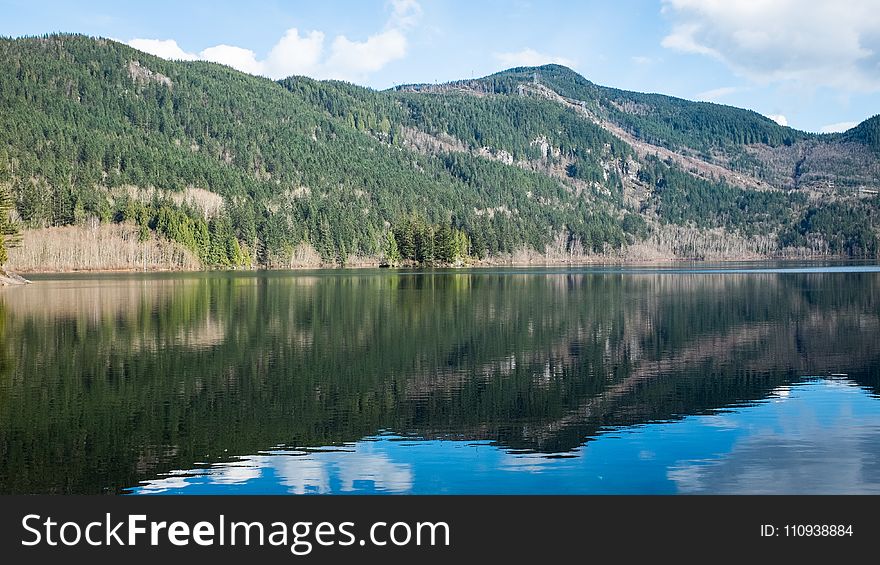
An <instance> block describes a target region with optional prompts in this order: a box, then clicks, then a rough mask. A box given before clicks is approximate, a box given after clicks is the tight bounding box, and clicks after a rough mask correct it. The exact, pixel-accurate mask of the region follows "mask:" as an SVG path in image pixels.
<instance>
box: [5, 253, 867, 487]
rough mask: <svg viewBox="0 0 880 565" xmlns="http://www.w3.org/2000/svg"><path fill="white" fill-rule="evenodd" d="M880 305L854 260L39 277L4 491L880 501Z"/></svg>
mask: <svg viewBox="0 0 880 565" xmlns="http://www.w3.org/2000/svg"><path fill="white" fill-rule="evenodd" d="M878 290H880V273H878V272H877V269H874V268H860V267H856V268H846V269H828V270H826V269H815V268H807V269H801V270H798V271H791V270H786V269H777V270H775V271H762V270H760V269H740V270H739V271H731V270H713V269H709V270H707V269H701V270H700V271H688V270H684V269H676V270H659V269H655V270H651V269H632V270H627V269H572V270H493V271H489V270H486V271H479V270H474V271H428V272H412V271H404V272H395V271H354V272H351V271H347V272H346V271H341V272H320V273H245V274H226V273H206V274H187V275H171V274H164V275H125V276H122V275H119V276H88V277H86V276H70V277H55V278H46V279H44V280H39V281H38V284H34V285H30V286H28V287H23V288H16V289H4V290H3V291H2V292H0V492H3V493H14V492H24V493H38V492H54V493H98V492H113V493H121V492H135V493H159V492H163V493H174V492H180V493H256V492H260V493H275V492H279V493H294V494H306V493H362V492H381V493H496V492H497V493H502V492H503V493H668V492H694V493H700V492H710V493H715V492H730V493H739V492H774V493H776V492H812V493H815V492H828V493H831V492H877V490H878V484H880V477H878V468H880V467H878V457H880V445H878V440H877V439H876V438H878V437H880V434H878V433H877V432H878V427H880V403H878V399H877V393H878V384H880V340H878V339H877V337H878V335H880V293H878ZM832 375H846V376H832Z"/></svg>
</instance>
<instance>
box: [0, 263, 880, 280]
mask: <svg viewBox="0 0 880 565" xmlns="http://www.w3.org/2000/svg"><path fill="white" fill-rule="evenodd" d="M795 262H798V263H836V264H877V265H880V259H876V258H875V259H869V258H864V259H854V258H848V257H839V256H811V257H791V256H788V257H762V258H755V257H738V258H717V259H716V258H712V259H695V258H680V259H644V260H633V259H628V260H626V259H625V260H619V259H618V260H614V259H591V260H577V261H540V262H539V261H503V260H488V261H487V260H483V261H476V262H473V263H467V264H457V265H448V264H447V265H440V264H438V265H430V266H428V265H396V266H388V265H383V264H380V263H356V264H352V265H343V266H340V265H335V264H330V265H327V264H317V265H296V266H289V267H288V266H284V267H265V266H253V267H240V268H222V269H221V268H217V269H214V268H210V267H209V268H202V269H187V268H151V269H137V268H121V269H113V268H110V269H88V268H86V269H64V270H51V269H46V270H42V269H26V270H20V271H15V272H14V273H13V272H7V273H6V274H0V284H28V283H30V282H31V281H29V280H27V279H25V278H24V277H22V276H21V275H75V274H83V275H88V274H136V273H143V274H159V273H168V274H170V273H180V274H184V273H214V272H216V273H234V272H242V273H247V272H249V273H256V272H273V271H275V272H284V271H303V272H305V271H328V272H332V271H353V270H371V269H382V270H386V269H387V270H400V271H426V270H440V269H443V270H455V269H486V268H493V267H510V268H529V267H533V268H540V267H546V268H552V267H557V268H559V267H598V266H608V267H663V266H676V265H682V264H688V265H701V264H702V265H711V264H738V263H739V264H743V263H745V264H775V263H795ZM16 279H19V281H18V282H10V283H7V282H5V280H10V281H15V280H16Z"/></svg>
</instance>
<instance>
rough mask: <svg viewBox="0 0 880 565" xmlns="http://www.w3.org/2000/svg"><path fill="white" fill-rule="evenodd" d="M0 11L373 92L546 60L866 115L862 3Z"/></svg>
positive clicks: (590, 71) (640, 86)
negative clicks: (341, 81)
mask: <svg viewBox="0 0 880 565" xmlns="http://www.w3.org/2000/svg"><path fill="white" fill-rule="evenodd" d="M0 13H2V14H3V17H2V18H0V34H2V35H5V36H21V35H39V34H43V33H49V32H55V31H65V32H79V33H85V34H89V35H98V36H104V37H110V38H113V39H117V40H120V41H125V42H129V43H131V44H132V45H133V46H136V47H138V48H140V49H143V50H145V51H150V52H153V53H155V54H158V55H161V56H165V57H169V58H178V59H196V58H201V59H209V60H214V61H217V62H222V63H224V64H229V65H231V66H233V67H236V68H239V69H240V70H244V71H246V72H251V73H254V74H261V75H266V76H270V77H272V78H280V77H282V76H286V75H290V74H305V75H308V76H314V77H316V78H341V79H345V80H349V81H352V82H355V83H358V84H363V85H367V86H371V87H374V88H387V87H390V86H393V85H395V84H400V83H411V82H435V81H440V82H442V81H447V80H454V79H459V78H468V77H472V76H483V75H486V74H490V73H492V72H495V71H498V70H502V69H504V68H508V67H511V66H517V65H531V64H543V63H547V62H558V63H562V64H566V65H568V66H570V67H572V68H574V69H575V70H576V71H578V72H579V73H581V74H582V75H584V76H585V77H586V78H588V79H590V80H592V81H593V82H596V83H599V84H603V85H607V86H614V87H618V88H624V89H628V90H637V91H642V92H660V93H663V94H670V95H674V96H680V97H683V98H689V99H699V100H709V101H713V102H718V103H723V104H730V105H734V106H740V107H745V108H751V109H754V110H756V111H758V112H760V113H762V114H765V115H768V116H772V117H774V119H777V120H778V121H780V122H781V123H787V124H788V125H791V126H792V127H797V128H799V129H805V130H810V131H822V130H824V131H833V130H841V129H846V127H850V126H852V125H855V124H856V123H858V122H860V121H862V120H864V119H866V118H868V117H871V116H873V115H875V114H877V113H878V112H880V9H877V0H848V2H846V3H840V2H838V1H837V0H812V1H809V2H804V1H801V0H740V1H733V0H629V1H621V2H608V1H605V2H598V1H577V2H573V1H568V2H562V1H553V0H548V1H540V2H539V1H525V0H522V1H517V0H508V1H502V0H470V1H460V0H360V1H354V0H347V1H343V0H325V1H316V0H314V1H309V2H305V1H287V2H285V1H280V0H277V1H267V2H261V1H253V2H224V1H222V0H215V1H212V2H207V1H205V2H202V1H191V2H181V1H179V0H178V1H175V2H169V1H164V0H154V1H151V2H141V3H120V2H110V1H93V2H88V1H83V2H76V3H73V2H63V1H51V0H15V1H10V0H0Z"/></svg>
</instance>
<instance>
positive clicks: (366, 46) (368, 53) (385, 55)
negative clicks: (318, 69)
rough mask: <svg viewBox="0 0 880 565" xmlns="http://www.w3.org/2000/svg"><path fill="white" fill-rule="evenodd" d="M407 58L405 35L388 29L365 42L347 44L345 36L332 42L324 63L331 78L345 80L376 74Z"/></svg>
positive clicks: (349, 42)
mask: <svg viewBox="0 0 880 565" xmlns="http://www.w3.org/2000/svg"><path fill="white" fill-rule="evenodd" d="M404 55H406V36H404V35H403V33H402V32H401V31H400V30H397V29H389V30H387V31H384V32H382V33H379V34H376V35H373V36H371V37H369V38H368V39H367V40H366V41H363V42H360V43H359V42H357V41H350V40H349V39H348V38H347V37H345V36H344V35H340V36H339V37H337V38H336V39H334V40H333V47H332V48H331V54H330V57H329V59H328V60H327V68H328V73H329V76H330V78H345V77H348V76H358V75H363V74H367V73H371V72H375V71H378V70H379V69H381V68H382V67H384V66H385V65H387V64H388V63H390V62H391V61H394V60H396V59H401V58H402V57H403V56H404Z"/></svg>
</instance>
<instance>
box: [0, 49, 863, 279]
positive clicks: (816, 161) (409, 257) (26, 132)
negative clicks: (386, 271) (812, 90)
mask: <svg viewBox="0 0 880 565" xmlns="http://www.w3.org/2000/svg"><path fill="white" fill-rule="evenodd" d="M877 120H878V118H877V117H875V118H872V119H871V120H868V121H866V122H864V123H863V124H861V125H859V126H858V127H856V128H853V129H852V130H850V131H848V132H845V133H843V134H834V135H817V134H811V133H806V132H801V131H797V130H794V129H792V128H787V127H783V126H779V125H778V124H776V123H775V122H773V121H772V120H770V119H768V118H766V117H764V116H761V115H759V114H757V113H755V112H751V111H748V110H741V109H738V108H733V107H730V106H723V105H718V104H710V103H704V102H691V101H687V100H682V99H679V98H673V97H669V96H664V95H660V94H640V93H635V92H627V91H622V90H617V89H613V88H607V87H603V86H599V85H596V84H593V83H592V82H590V81H588V80H586V79H584V78H583V77H581V76H580V75H578V74H577V73H575V72H574V71H572V70H571V69H568V68H565V67H562V66H559V65H548V66H543V67H536V68H516V69H510V70H508V71H504V72H501V73H497V74H494V75H490V76H488V77H484V78H481V79H474V80H464V81H457V82H453V83H447V84H442V85H406V86H401V87H397V88H395V89H392V90H389V91H382V92H379V91H375V90H371V89H367V88H362V87H358V86H355V85H352V84H348V83H343V82H338V81H316V80H312V79H309V78H306V77H290V78H287V79H283V80H281V81H277V82H275V81H271V80H268V79H265V78H259V77H254V76H251V75H247V74H244V73H240V72H237V71H235V70H232V69H230V68H228V67H224V66H221V65H217V64H213V63H207V62H199V61H188V62H174V61H167V60H163V59H160V58H157V57H154V56H151V55H148V54H146V53H142V52H139V51H137V50H135V49H132V48H131V47H128V46H126V45H123V44H120V43H117V42H114V41H111V40H107V39H100V38H90V37H85V36H81V35H50V36H44V37H38V38H21V39H0V189H4V190H8V191H9V192H11V194H12V197H13V201H14V203H15V209H16V211H15V213H14V218H13V219H14V220H15V221H16V222H17V223H18V224H19V225H20V226H21V227H22V229H23V230H24V233H23V237H22V243H21V246H20V247H18V248H16V249H11V250H10V261H9V265H10V266H11V267H13V268H19V269H22V270H46V269H67V268H70V269H74V268H111V267H117V268H126V267H127V268H132V267H139V266H140V265H141V263H143V264H144V265H146V264H147V262H148V258H149V260H150V265H151V266H154V264H155V263H157V262H158V264H159V266H161V265H162V264H164V265H165V266H168V267H173V266H175V265H176V266H180V265H183V264H187V265H193V264H195V265H203V266H239V265H265V266H296V265H316V264H377V263H382V262H384V263H392V264H394V263H426V264H450V263H457V262H461V261H463V260H464V261H478V260H482V261H564V260H565V261H572V260H573V261H578V260H609V261H626V260H637V259H671V258H698V259H699V258H705V259H711V258H756V257H771V256H807V255H809V256H845V255H848V256H871V257H875V256H876V255H877V253H878V245H877V236H878V228H880V223H878V221H877V215H878V209H880V200H878V197H877V196H876V190H877V185H878V184H880V181H878V178H880V152H878V148H877V143H878V141H877V139H878V138H877V125H878V121H877ZM96 233H100V234H102V239H100V241H102V242H104V243H102V244H101V245H99V246H96V245H95V243H94V242H95V241H96V240H97V239H96V237H97V236H96V235H95V234H96ZM114 238H115V239H114ZM113 242H115V243H113ZM157 258H158V259H157ZM163 262H164V263H163Z"/></svg>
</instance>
